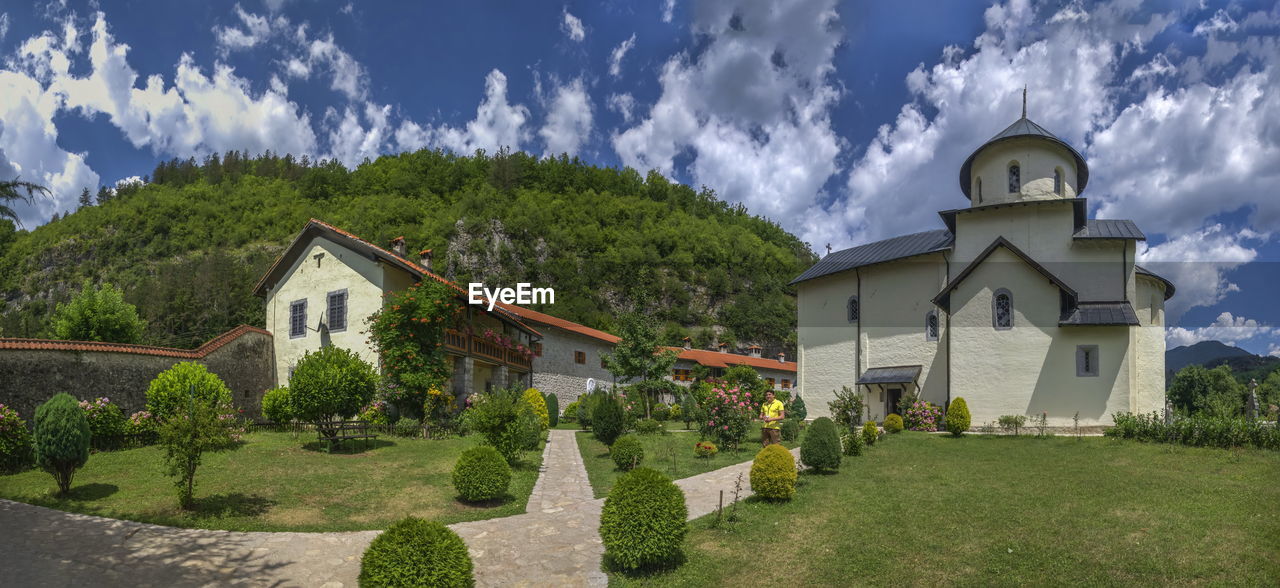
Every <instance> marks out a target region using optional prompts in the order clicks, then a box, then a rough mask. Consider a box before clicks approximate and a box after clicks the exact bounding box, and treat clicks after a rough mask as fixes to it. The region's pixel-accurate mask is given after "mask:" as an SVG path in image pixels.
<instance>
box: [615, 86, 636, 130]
mask: <svg viewBox="0 0 1280 588" xmlns="http://www.w3.org/2000/svg"><path fill="white" fill-rule="evenodd" d="M608 105H609V110H612V111H614V112H616V113H618V114H621V115H622V120H623V122H626V123H630V122H631V117H632V113H633V112H634V111H635V108H636V99H635V98H634V97H632V96H631V94H628V93H626V92H623V93H621V94H610V95H609V102H608Z"/></svg>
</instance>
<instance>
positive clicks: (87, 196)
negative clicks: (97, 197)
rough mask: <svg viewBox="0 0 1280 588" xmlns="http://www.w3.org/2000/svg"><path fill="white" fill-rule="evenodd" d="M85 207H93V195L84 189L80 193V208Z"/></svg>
mask: <svg viewBox="0 0 1280 588" xmlns="http://www.w3.org/2000/svg"><path fill="white" fill-rule="evenodd" d="M86 206H93V194H92V193H90V192H89V189H88V188H85V189H84V191H83V192H80V208H84V207H86Z"/></svg>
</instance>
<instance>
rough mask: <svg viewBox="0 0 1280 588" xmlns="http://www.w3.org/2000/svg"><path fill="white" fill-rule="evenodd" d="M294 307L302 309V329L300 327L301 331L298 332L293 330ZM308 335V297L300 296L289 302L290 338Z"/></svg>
mask: <svg viewBox="0 0 1280 588" xmlns="http://www.w3.org/2000/svg"><path fill="white" fill-rule="evenodd" d="M294 308H301V309H302V324H301V325H300V326H301V329H300V332H299V333H296V334H295V333H294V331H293V309H294ZM306 336H307V299H306V298H299V299H297V300H294V301H292V302H290V303H289V338H290V339H302V338H305V337H306Z"/></svg>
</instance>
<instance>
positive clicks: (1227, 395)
mask: <svg viewBox="0 0 1280 588" xmlns="http://www.w3.org/2000/svg"><path fill="white" fill-rule="evenodd" d="M1244 393H1245V388H1244V386H1243V385H1242V384H1240V382H1238V381H1237V380H1236V379H1235V376H1233V375H1232V374H1231V366H1227V365H1220V366H1218V367H1216V368H1213V369H1211V370H1210V369H1205V368H1204V366H1199V365H1189V366H1187V367H1184V368H1182V369H1181V370H1179V371H1178V373H1177V375H1175V376H1174V377H1173V383H1171V384H1170V385H1169V391H1168V395H1169V400H1170V401H1171V402H1172V403H1173V406H1174V408H1176V409H1178V410H1179V411H1180V412H1182V413H1184V414H1186V413H1195V412H1207V413H1209V414H1213V415H1216V416H1235V415H1237V414H1239V413H1240V409H1241V408H1242V407H1243V406H1244Z"/></svg>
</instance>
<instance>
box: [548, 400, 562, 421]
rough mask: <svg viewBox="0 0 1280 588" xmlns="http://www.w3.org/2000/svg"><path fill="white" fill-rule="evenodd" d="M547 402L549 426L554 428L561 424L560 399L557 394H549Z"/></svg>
mask: <svg viewBox="0 0 1280 588" xmlns="http://www.w3.org/2000/svg"><path fill="white" fill-rule="evenodd" d="M546 401H547V419H548V424H549V425H550V426H552V427H554V426H556V425H558V424H560V399H559V398H556V395H555V394H548V395H547V396H546Z"/></svg>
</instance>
